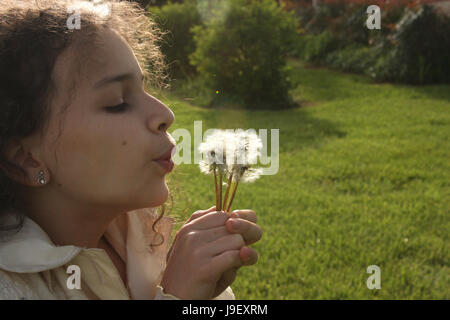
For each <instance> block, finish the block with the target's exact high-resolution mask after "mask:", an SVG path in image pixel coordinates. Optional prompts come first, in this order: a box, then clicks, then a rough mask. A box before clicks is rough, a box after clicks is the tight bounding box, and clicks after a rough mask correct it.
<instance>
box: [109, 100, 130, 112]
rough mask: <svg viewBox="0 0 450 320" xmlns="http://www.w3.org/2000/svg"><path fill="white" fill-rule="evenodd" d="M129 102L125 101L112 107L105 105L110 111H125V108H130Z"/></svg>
mask: <svg viewBox="0 0 450 320" xmlns="http://www.w3.org/2000/svg"><path fill="white" fill-rule="evenodd" d="M129 106H130V105H129V104H128V103H126V102H123V103H121V104H119V105H117V106H112V107H105V109H106V110H107V111H108V112H110V113H121V112H124V111H125V110H127V109H128V108H129Z"/></svg>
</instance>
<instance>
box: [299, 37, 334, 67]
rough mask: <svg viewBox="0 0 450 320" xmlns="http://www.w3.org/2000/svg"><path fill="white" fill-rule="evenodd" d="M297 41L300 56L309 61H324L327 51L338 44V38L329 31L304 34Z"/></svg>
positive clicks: (332, 49)
mask: <svg viewBox="0 0 450 320" xmlns="http://www.w3.org/2000/svg"><path fill="white" fill-rule="evenodd" d="M298 41H299V47H298V49H299V51H300V56H301V57H302V58H303V59H304V60H306V61H309V62H324V61H325V57H326V55H327V54H328V53H329V52H333V51H334V50H336V49H337V48H338V47H339V46H340V45H341V42H340V39H339V38H338V37H337V36H336V35H335V34H333V33H332V32H330V31H324V32H322V33H319V34H318V35H310V34H307V35H304V36H302V37H301V38H300V40H298Z"/></svg>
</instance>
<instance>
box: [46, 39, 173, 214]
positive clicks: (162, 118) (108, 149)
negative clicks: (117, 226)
mask: <svg viewBox="0 0 450 320" xmlns="http://www.w3.org/2000/svg"><path fill="white" fill-rule="evenodd" d="M102 40H103V43H102V44H101V46H99V47H98V48H96V49H95V52H94V53H93V54H94V56H92V57H89V58H88V59H89V61H91V62H92V61H95V62H96V63H95V66H91V65H89V68H88V69H87V68H85V69H87V70H84V69H83V70H84V71H83V72H82V73H81V77H80V80H79V81H78V83H77V87H76V88H75V94H74V96H73V98H71V99H70V100H69V99H68V94H69V92H70V85H69V83H70V79H71V77H72V79H73V75H71V74H70V73H69V71H67V70H69V69H70V68H69V65H70V62H71V60H70V59H71V58H70V57H71V56H73V55H76V54H77V53H76V52H74V51H72V52H70V54H66V53H64V54H63V55H61V56H60V58H59V59H58V61H57V63H56V65H55V70H54V78H55V84H56V86H57V93H56V96H55V98H54V100H53V104H52V112H51V116H50V122H49V126H48V130H47V131H46V135H45V136H44V137H43V141H40V147H39V155H40V157H41V159H43V161H44V163H43V164H42V165H45V166H46V167H47V168H48V169H49V171H50V175H51V182H52V185H51V186H49V187H52V188H54V189H55V190H53V191H54V192H56V193H58V194H59V195H62V196H64V198H65V199H68V200H69V201H71V202H74V203H77V204H82V205H88V206H94V207H98V208H114V210H125V211H129V210H134V209H137V208H144V207H156V206H159V205H161V204H163V203H164V202H165V201H166V200H167V197H168V188H167V185H166V183H165V175H166V174H167V172H166V171H164V169H163V168H162V167H161V166H160V165H159V164H158V163H156V162H155V161H153V160H155V159H158V158H160V157H161V155H162V154H164V153H165V152H167V151H169V150H171V149H172V148H173V146H174V145H175V141H174V140H173V138H172V137H171V136H170V135H169V134H168V133H167V129H168V128H169V127H170V125H171V124H172V122H173V121H174V119H175V117H174V114H173V112H172V111H171V110H170V109H169V108H168V107H167V106H165V105H164V104H163V103H162V102H160V101H159V100H157V99H156V98H154V97H153V96H151V95H149V94H148V93H146V92H145V91H144V87H143V82H142V71H141V69H140V67H139V65H138V62H137V59H136V57H135V56H134V54H133V52H132V50H131V48H130V47H129V46H128V44H127V43H126V41H125V40H123V38H121V37H120V36H118V35H117V34H116V33H114V32H112V31H110V30H109V31H105V32H103V33H102ZM92 59H95V60H92ZM85 66H86V65H85ZM68 100H69V103H70V104H69V105H68V107H67V109H66V111H64V113H63V114H62V116H61V115H60V114H58V112H59V111H61V110H62V105H64V103H67V101H68ZM60 121H61V124H60ZM60 130H61V134H60ZM59 134H60V135H59Z"/></svg>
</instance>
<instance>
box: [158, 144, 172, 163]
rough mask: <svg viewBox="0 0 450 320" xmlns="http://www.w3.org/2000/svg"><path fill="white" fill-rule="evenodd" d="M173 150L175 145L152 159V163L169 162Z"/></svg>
mask: <svg viewBox="0 0 450 320" xmlns="http://www.w3.org/2000/svg"><path fill="white" fill-rule="evenodd" d="M174 148H175V145H173V144H172V145H171V146H170V148H169V150H167V151H166V152H164V153H163V154H162V155H161V156H160V157H158V158H156V159H154V161H159V160H167V161H168V160H170V159H171V157H172V151H173V149H174Z"/></svg>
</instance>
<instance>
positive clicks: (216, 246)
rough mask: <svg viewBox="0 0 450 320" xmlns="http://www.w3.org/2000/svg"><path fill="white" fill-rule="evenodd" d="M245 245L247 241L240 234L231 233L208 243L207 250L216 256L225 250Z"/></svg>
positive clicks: (207, 252) (236, 248)
mask: <svg viewBox="0 0 450 320" xmlns="http://www.w3.org/2000/svg"><path fill="white" fill-rule="evenodd" d="M243 246H245V242H244V239H243V238H242V236H241V235H240V234H229V235H226V236H225V237H222V238H220V239H217V240H215V241H212V242H210V243H208V245H207V246H206V247H205V250H206V254H208V255H211V256H216V255H219V254H222V253H223V252H225V251H230V250H240V249H241V248H242V247H243Z"/></svg>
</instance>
